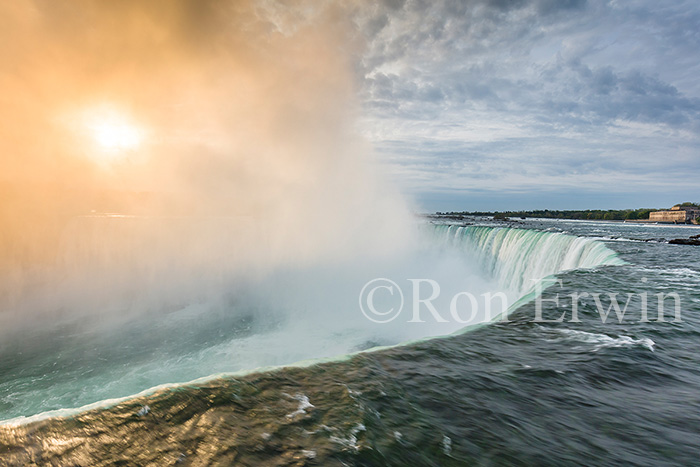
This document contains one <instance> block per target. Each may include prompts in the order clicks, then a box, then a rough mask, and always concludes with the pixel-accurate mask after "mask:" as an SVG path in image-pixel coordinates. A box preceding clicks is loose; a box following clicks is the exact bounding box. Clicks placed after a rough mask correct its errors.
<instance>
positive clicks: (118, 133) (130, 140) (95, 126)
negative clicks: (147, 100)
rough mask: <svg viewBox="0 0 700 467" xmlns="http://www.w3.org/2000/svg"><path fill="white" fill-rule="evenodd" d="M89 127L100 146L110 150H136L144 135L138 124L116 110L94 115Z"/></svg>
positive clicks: (89, 121) (88, 123) (88, 124)
mask: <svg viewBox="0 0 700 467" xmlns="http://www.w3.org/2000/svg"><path fill="white" fill-rule="evenodd" d="M87 127H88V129H89V131H90V134H91V136H92V138H93V139H94V140H95V142H96V143H97V144H98V145H99V146H100V148H102V149H104V150H107V151H110V152H119V151H127V150H134V149H136V148H138V147H139V146H140V145H141V142H142V141H143V137H144V135H143V131H142V130H141V129H140V128H139V127H138V126H137V125H135V124H133V123H132V122H131V121H130V120H129V119H128V118H126V117H125V116H123V115H120V114H118V113H116V112H109V113H104V114H98V115H95V116H92V117H91V118H89V120H88V122H87Z"/></svg>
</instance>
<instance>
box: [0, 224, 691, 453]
mask: <svg viewBox="0 0 700 467" xmlns="http://www.w3.org/2000/svg"><path fill="white" fill-rule="evenodd" d="M517 227H518V228H517V229H513V228H507V227H502V226H494V225H493V224H492V223H485V225H477V226H471V225H470V226H461V225H452V226H449V225H439V226H437V227H436V228H435V229H436V234H437V237H438V239H439V240H438V241H437V243H438V244H439V245H440V254H445V253H446V252H447V253H449V255H465V257H468V258H469V260H470V261H472V262H474V263H475V264H478V265H479V268H478V269H479V270H480V271H481V272H482V274H483V275H484V276H489V278H490V279H493V281H495V283H498V284H499V287H501V288H502V289H503V290H509V293H511V296H514V297H518V296H522V295H525V294H527V293H528V292H529V291H530V290H531V287H532V285H531V284H530V283H531V282H532V280H533V279H534V280H539V279H543V278H545V277H547V276H550V275H551V274H556V278H558V279H560V280H561V282H560V283H552V281H550V282H548V283H552V284H553V285H551V286H550V287H549V288H548V289H547V290H545V292H544V293H543V295H542V297H540V298H541V300H535V299H534V298H535V297H534V296H532V295H530V297H529V298H530V299H531V300H530V301H528V302H527V303H525V304H523V305H521V306H519V307H517V308H516V309H512V310H511V312H510V314H509V316H508V321H496V322H494V323H492V324H490V325H488V326H483V327H480V328H476V329H473V330H471V331H470V332H466V333H458V334H455V335H453V336H450V337H447V338H442V339H433V340H423V341H419V342H416V343H413V344H409V345H404V346H398V347H393V348H389V349H386V350H380V351H378V352H372V353H364V354H360V355H358V356H355V357H354V358H350V359H345V360H342V361H335V362H329V363H324V364H319V365H312V366H309V367H305V368H289V369H282V370H275V371H271V372H262V373H257V374H251V375H247V376H238V377H229V378H226V379H224V380H214V381H211V382H209V383H199V384H198V385H197V386H198V388H195V387H190V388H189V389H188V388H183V389H184V391H175V392H173V391H167V390H166V391H164V392H159V393H157V394H156V395H154V396H150V397H145V398H144V397H141V398H138V399H134V400H133V401H127V402H124V403H122V404H120V405H118V406H117V407H115V408H114V409H108V410H106V411H100V410H98V411H96V412H85V413H82V414H79V415H77V416H76V418H75V421H74V422H71V421H70V420H68V421H61V420H55V421H49V422H48V423H46V422H45V424H44V425H42V426H41V427H39V428H36V430H39V431H38V432H39V433H41V434H42V435H41V436H43V438H41V436H40V438H41V439H44V440H46V439H51V440H53V441H51V442H50V443H49V442H46V441H42V442H39V441H36V439H35V438H31V437H28V436H29V435H27V434H25V432H24V431H23V430H25V428H24V427H15V428H12V430H13V431H12V434H11V435H10V434H8V433H9V432H3V433H4V434H3V438H2V443H3V445H4V446H5V450H4V451H2V452H7V453H10V454H11V455H10V454H8V456H9V457H7V458H8V459H10V460H13V461H15V462H20V461H22V460H24V461H26V459H29V458H30V457H31V455H30V454H28V453H31V452H34V453H36V452H43V453H44V454H43V455H45V456H48V457H46V458H47V459H53V460H54V461H55V462H56V463H57V464H61V463H65V464H69V463H70V462H72V463H73V464H75V463H76V462H78V461H79V462H81V463H83V464H91V465H110V464H109V462H111V461H115V460H116V459H121V460H123V461H124V462H126V463H129V462H132V463H135V464H141V465H146V464H152V465H162V464H159V462H165V461H167V462H170V461H172V462H175V461H178V460H179V461H181V462H190V461H191V462H193V463H197V462H209V463H227V462H231V459H235V460H236V462H240V463H241V464H244V465H246V464H247V465H265V464H269V465H279V464H280V463H283V462H282V460H284V459H286V461H285V462H287V463H292V462H293V461H294V462H297V463H298V465H303V464H304V463H306V462H309V463H314V462H316V463H319V464H321V465H342V464H343V463H344V464H346V465H347V464H355V465H462V464H464V463H477V464H494V463H495V464H533V463H535V464H544V465H562V464H570V465H580V464H588V465H590V464H595V465H614V464H619V463H626V464H632V465H681V464H691V463H694V462H696V461H697V459H698V458H700V448H699V447H698V446H699V445H698V440H699V439H700V438H699V437H700V396H699V395H700V357H698V350H700V347H699V344H700V317H699V316H698V315H699V313H700V293H699V292H698V291H699V290H700V288H699V286H700V266H698V264H700V249H698V247H694V246H684V245H670V244H668V243H665V241H664V240H667V239H670V238H683V237H685V238H687V237H688V236H690V235H694V234H696V233H697V232H700V230H696V229H695V228H693V227H684V226H656V225H653V226H652V225H630V224H619V223H600V222H575V221H569V222H567V221H526V222H523V223H521V224H519V225H517ZM648 240H652V241H648ZM433 254H437V252H436V251H434V252H433ZM489 283H491V282H489ZM574 293H577V294H579V296H581V298H580V299H579V300H577V304H576V305H575V306H574V303H573V300H572V294H574ZM614 293H617V294H618V295H617V299H618V300H619V302H620V304H621V306H622V307H624V305H625V303H626V302H627V300H628V298H629V304H628V306H627V308H626V310H625V314H624V317H623V319H622V320H621V321H619V320H618V317H617V316H616V314H615V311H614V310H613V311H611V312H610V314H609V315H608V317H607V319H605V320H604V319H603V318H602V317H601V312H604V311H605V310H607V308H608V306H609V305H610V299H609V297H610V294H614ZM645 293H646V294H647V297H648V299H647V305H644V302H643V300H642V297H643V296H644V295H643V294H645ZM658 293H665V294H669V293H675V294H677V296H678V298H679V301H680V308H679V310H678V311H679V313H680V316H676V315H675V311H676V310H674V307H673V304H674V300H673V299H669V300H668V301H667V302H666V303H665V304H666V308H665V314H664V321H659V320H658V314H657V313H658V303H657V300H656V294H658ZM584 294H587V295H584ZM595 294H599V295H597V299H596V295H595ZM555 300H556V301H555ZM574 307H575V308H576V310H577V311H576V317H577V319H573V317H574ZM645 307H646V308H647V315H646V318H645V316H644V314H643V311H644V308H645ZM538 313H539V314H538ZM250 316H251V318H250V319H254V318H253V317H254V316H257V315H253V314H251V315H250ZM408 324H410V323H404V324H403V326H406V325H408ZM378 326H381V325H378ZM208 329H209V328H208V327H207V328H206V329H204V328H200V329H198V330H197V331H198V332H205V331H207V330H208ZM454 330H457V329H453V331H454ZM255 332H257V328H256V327H255V326H252V327H249V330H248V334H247V335H245V336H241V338H243V339H245V338H247V337H250V336H251V335H254V334H255ZM251 333H252V334H251ZM436 333H440V332H437V331H436V330H433V331H431V332H428V333H426V335H435V334H436ZM367 336H368V334H365V335H363V337H362V339H366V338H367ZM401 336H408V337H420V335H408V334H406V335H403V334H399V335H392V337H393V338H394V339H397V338H399V339H400V338H401ZM188 339H190V340H189V341H188V342H189V343H188V348H190V349H191V348H192V346H193V345H194V344H196V343H199V345H200V347H201V349H200V350H202V351H205V352H208V350H207V349H211V348H212V346H213V344H212V341H215V343H216V342H219V343H221V342H230V341H231V339H230V336H220V337H214V336H209V337H208V338H207V339H202V336H201V335H199V334H197V332H193V335H190V336H189V337H188ZM338 339H339V340H342V339H340V338H338ZM362 339H360V340H362ZM274 340H275V339H274V338H270V340H269V345H273V344H274ZM145 341H147V339H144V342H145ZM139 342H140V341H139ZM380 343H386V344H393V343H396V342H395V341H392V340H391V339H388V340H387V341H386V342H380ZM285 344H287V345H289V344H288V343H287V342H285ZM66 345H67V344H66ZM291 345H292V348H291V349H290V353H291V354H292V355H291V356H290V358H291V359H294V358H295V357H296V355H295V354H294V350H293V348H294V344H293V343H292V344H291ZM104 347H105V348H110V349H112V351H113V352H115V351H116V350H118V349H120V347H119V346H112V345H107V346H104ZM302 347H303V346H302ZM365 347H371V345H367V346H365ZM227 348H228V347H227ZM150 349H152V347H151V348H150ZM159 349H160V351H161V352H162V353H163V354H166V355H167V358H165V357H163V358H160V357H159V358H160V359H159V360H154V359H153V358H152V355H149V356H148V358H146V357H143V358H144V359H145V360H147V361H149V362H151V364H153V365H156V364H157V363H158V362H161V364H162V362H164V361H171V360H173V359H175V358H180V359H182V360H187V358H188V357H187V356H183V355H178V356H177V357H175V356H174V355H173V354H169V353H168V352H169V351H170V350H171V349H170V348H166V349H165V350H163V348H159ZM172 349H174V350H173V353H174V354H175V355H177V354H176V353H175V350H177V349H181V347H180V346H174V347H172ZM344 349H345V346H344V345H340V346H338V347H337V348H334V349H326V350H328V353H326V354H323V355H320V356H332V355H333V352H334V351H336V350H340V351H342V350H344ZM36 352H37V354H35V355H32V356H31V358H30V357H27V356H23V357H21V358H18V357H15V358H16V361H15V362H14V366H12V365H8V361H9V357H8V356H7V355H5V357H4V359H5V360H4V363H5V364H4V365H3V378H2V384H3V388H2V391H3V400H4V403H5V404H6V408H5V409H4V410H5V414H6V417H4V418H8V416H17V415H32V414H33V413H37V412H40V411H42V410H47V409H55V408H61V407H73V406H76V405H80V404H81V403H89V402H97V401H98V400H99V397H96V395H97V394H98V393H94V392H93V393H89V391H88V394H87V395H86V396H84V397H82V398H80V397H75V396H72V397H73V398H72V399H71V398H68V399H67V400H69V401H71V402H72V404H73V405H70V404H71V403H70V402H69V403H68V404H66V405H60V404H65V402H63V401H64V399H61V398H60V397H58V398H57V399H55V401H58V402H57V403H58V404H59V406H58V407H57V406H56V405H53V406H52V405H51V404H52V403H54V404H55V403H56V402H51V401H50V400H49V402H46V401H44V400H43V399H41V397H47V398H48V396H47V395H49V394H56V393H58V394H61V393H62V392H64V391H76V390H79V389H78V388H80V379H79V378H81V377H83V378H85V379H86V380H89V378H90V377H91V372H90V370H92V371H95V372H97V367H95V366H90V365H85V364H82V363H81V362H80V361H75V360H73V361H71V362H70V365H73V366H70V365H69V366H68V369H66V367H65V366H61V367H60V371H59V370H58V369H57V370H56V373H61V372H65V371H69V372H70V381H71V382H72V383H70V384H72V385H69V383H68V382H65V383H64V384H66V386H64V387H63V388H61V386H60V384H58V382H60V381H61V378H60V374H58V375H56V374H52V373H50V372H49V371H47V368H50V363H47V362H49V361H51V358H50V357H48V356H47V355H46V354H41V353H40V351H38V350H37V351H36ZM234 353H235V352H230V353H229V354H228V355H233V354H234ZM79 354H80V353H79V352H77V351H76V353H74V354H71V353H68V354H65V355H79ZM194 354H197V355H199V354H198V353H197V352H194ZM63 355H64V354H62V353H59V354H57V358H63ZM222 355H225V354H222V353H217V354H216V356H217V357H221V356H222ZM309 356H318V355H313V354H312V355H309ZM141 357H142V356H141V355H140V354H139V352H138V351H134V352H133V353H127V354H126V355H119V354H115V355H104V356H103V358H108V359H111V360H110V368H117V369H119V368H122V369H130V368H134V365H136V367H137V368H139V369H140V370H139V371H141V370H142V369H143V367H139V366H138V364H137V363H134V362H139V361H140V360H139V359H140V358H141ZM198 358H200V357H198ZM168 359H169V360H168ZM115 360H116V362H115ZM213 360H214V358H213V357H212V360H211V361H213ZM59 361H60V360H59ZM278 362H279V363H292V362H291V361H287V362H285V361H284V360H281V361H279V360H278ZM208 364H209V363H207V365H208ZM194 367H196V365H195V366H194ZM71 368H73V370H71ZM204 368H208V367H206V366H205V367H204ZM217 369H218V368H217ZM115 371H116V370H115ZM211 373H213V372H211ZM123 374H124V373H119V372H118V371H116V372H115V373H112V377H113V379H118V377H119V376H120V375H123ZM201 376H204V375H201ZM108 377H109V374H107V373H104V374H102V375H101V376H100V379H98V381H102V382H105V384H107V383H106V381H107V380H108ZM44 380H48V381H50V383H49V384H43V383H42V382H41V381H44ZM67 380H68V378H66V381H67ZM144 382H145V383H146V384H150V380H148V381H144ZM160 382H161V383H166V382H173V381H160ZM35 387H43V388H44V389H43V390H44V392H43V393H39V395H40V396H41V397H39V395H37V394H34V395H33V397H38V399H37V400H39V402H34V403H33V404H34V405H26V404H25V405H23V398H25V397H27V394H32V391H34V389H35ZM56 387H58V388H59V389H58V390H57V389H56ZM132 387H134V386H128V385H127V386H125V387H124V388H123V389H124V390H127V389H129V388H132ZM144 389H145V388H144ZM52 391H53V392H52ZM133 392H136V391H133ZM126 395H128V394H119V393H118V392H117V393H115V394H114V395H113V397H118V396H126ZM76 402H78V403H77V404H76ZM13 404H14V405H13ZM42 404H43V405H42ZM17 407H20V409H17ZM146 407H148V408H146ZM86 427H87V428H86ZM195 427H198V428H197V429H195ZM26 429H29V428H26ZM86 430H87V431H86ZM193 430H194V431H193ZM26 433H29V432H26ZM90 433H93V434H94V433H102V435H100V436H102V437H103V438H100V439H91V437H92V436H93V435H91V434H90ZM233 433H235V436H234V435H233ZM118 439H123V440H127V441H128V442H127V443H126V444H124V443H122V444H119V443H116V442H115V440H118ZM115 443H116V444H115ZM127 445H128V446H127ZM8 446H9V447H8ZM23 446H24V447H23ZM67 446H68V447H67ZM10 448H11V449H10ZM42 450H43V451H42ZM23 456H24V457H23ZM27 456H29V457H27ZM52 456H53V457H52ZM97 460H100V462H98V461H97ZM108 460H109V461H108ZM73 464H70V465H73Z"/></svg>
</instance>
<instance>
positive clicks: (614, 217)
mask: <svg viewBox="0 0 700 467" xmlns="http://www.w3.org/2000/svg"><path fill="white" fill-rule="evenodd" d="M677 206H696V207H698V206H700V204H698V203H691V202H685V203H680V204H678V205H677ZM665 210H666V209H661V208H658V209H657V208H640V209H607V210H605V209H586V210H550V209H539V210H532V211H461V212H455V211H452V212H436V213H435V214H434V215H437V216H440V217H447V218H457V219H460V218H463V217H467V216H469V217H475V216H480V217H481V216H488V217H493V218H494V219H503V220H505V219H518V218H520V219H527V218H539V219H572V220H604V221H625V220H647V219H649V213H651V212H657V211H665Z"/></svg>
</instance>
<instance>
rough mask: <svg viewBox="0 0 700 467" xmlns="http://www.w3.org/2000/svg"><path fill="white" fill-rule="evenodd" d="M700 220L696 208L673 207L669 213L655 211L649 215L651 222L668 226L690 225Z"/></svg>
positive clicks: (699, 212) (699, 210) (699, 211)
mask: <svg viewBox="0 0 700 467" xmlns="http://www.w3.org/2000/svg"><path fill="white" fill-rule="evenodd" d="M698 218H700V208H698V207H697V206H679V205H676V206H673V207H672V208H671V210H670V211H656V212H650V213H649V220H650V221H652V222H664V223H670V224H691V223H693V222H694V221H696V219H698Z"/></svg>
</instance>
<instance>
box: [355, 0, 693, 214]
mask: <svg viewBox="0 0 700 467" xmlns="http://www.w3.org/2000/svg"><path fill="white" fill-rule="evenodd" d="M355 15H356V16H355V17H354V22H355V24H356V25H357V27H358V30H359V31H360V33H361V35H362V37H363V39H364V41H365V48H364V49H363V51H362V54H361V56H360V57H359V58H358V60H357V64H356V66H357V69H356V73H357V76H358V81H359V86H358V88H359V90H358V92H359V94H360V99H361V103H362V112H361V116H360V119H359V123H358V126H359V128H360V131H361V132H362V134H363V135H364V136H365V137H366V138H367V139H369V140H370V141H371V142H372V144H373V146H374V150H375V152H376V157H377V158H378V159H379V160H380V161H381V163H382V165H383V166H384V167H385V169H386V170H387V171H388V172H389V173H390V174H391V177H392V179H393V180H394V181H395V182H396V183H398V184H399V185H400V186H401V187H402V189H403V190H404V191H405V192H406V193H407V194H408V196H410V197H411V198H412V199H413V200H414V201H415V202H416V204H417V206H418V209H420V210H424V211H430V212H432V211H462V210H518V209H596V208H602V209H623V208H640V207H668V206H671V205H673V204H675V203H678V202H683V201H700V183H699V182H700V81H699V80H698V79H697V77H698V76H700V3H698V2H695V1H674V2H657V1H646V0H642V1H637V0H632V1H617V0H611V1H603V0H565V1H555V0H514V1H508V0H474V1H458V0H436V1H432V0H431V1H427V0H426V1H423V0H385V1H383V2H379V3H377V4H376V5H372V6H371V7H370V6H364V7H362V8H358V11H356V13H355Z"/></svg>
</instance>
